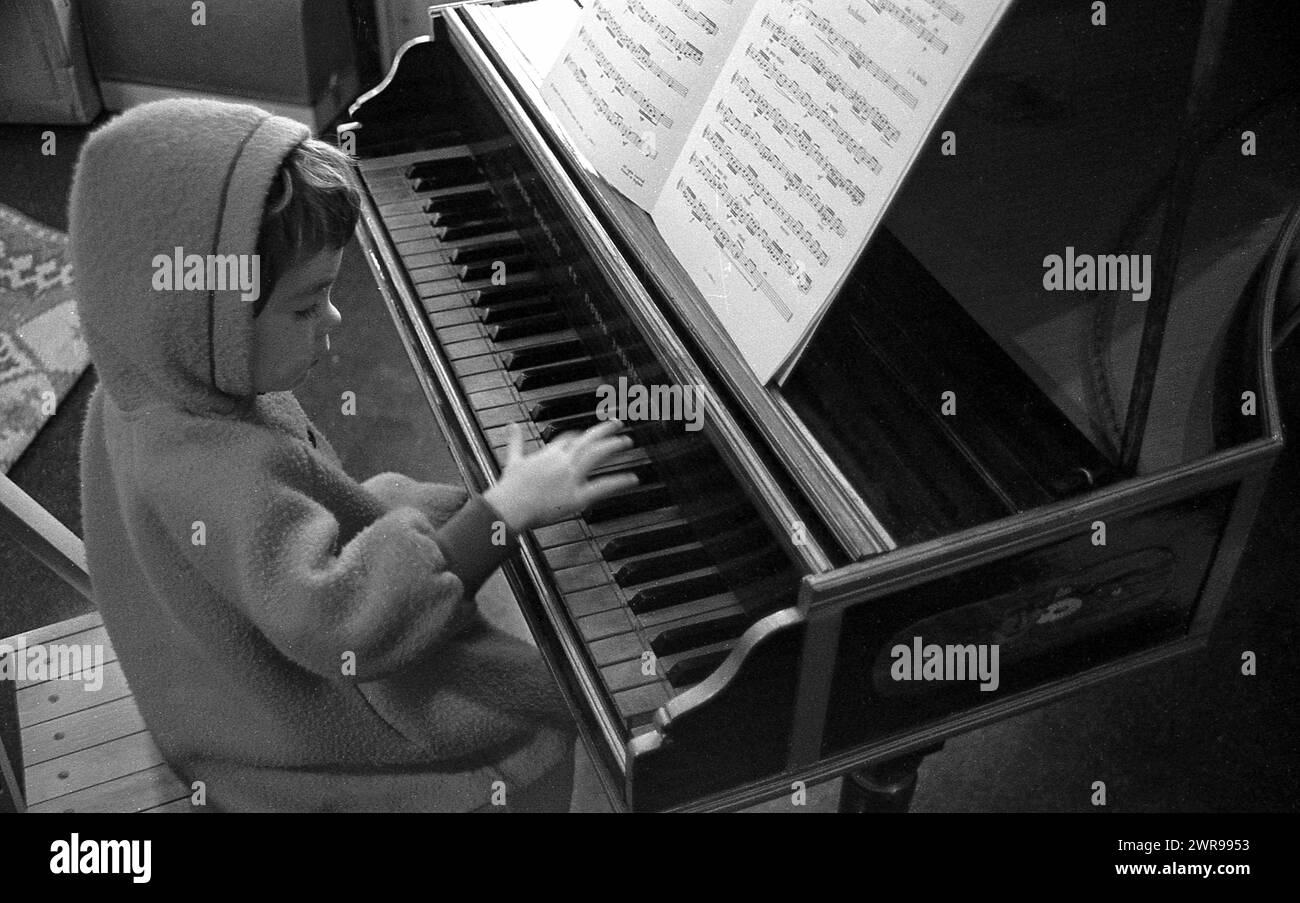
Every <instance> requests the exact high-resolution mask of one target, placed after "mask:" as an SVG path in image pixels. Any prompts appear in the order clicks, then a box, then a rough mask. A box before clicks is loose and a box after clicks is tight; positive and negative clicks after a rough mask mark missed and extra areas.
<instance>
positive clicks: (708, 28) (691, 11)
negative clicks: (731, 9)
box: [668, 0, 731, 35]
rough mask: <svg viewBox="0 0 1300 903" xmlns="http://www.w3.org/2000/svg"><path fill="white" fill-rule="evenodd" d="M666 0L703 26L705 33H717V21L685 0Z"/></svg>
mask: <svg viewBox="0 0 1300 903" xmlns="http://www.w3.org/2000/svg"><path fill="white" fill-rule="evenodd" d="M668 2H669V3H671V4H672V5H673V6H675V7H677V8H678V9H679V10H681V13H682V15H683V16H685V17H686V18H688V19H690V20H691V21H692V22H694V23H695V24H696V25H698V26H700V28H703V29H704V31H705V33H706V34H711V35H714V34H717V33H718V23H717V22H714V21H713V20H712V19H710V18H709V17H708V16H706V15H704V13H702V12H700V11H699V10H698V9H696V8H695V7H693V6H691V5H690V4H689V3H687V2H686V0H668ZM727 2H728V3H730V2H731V0H727Z"/></svg>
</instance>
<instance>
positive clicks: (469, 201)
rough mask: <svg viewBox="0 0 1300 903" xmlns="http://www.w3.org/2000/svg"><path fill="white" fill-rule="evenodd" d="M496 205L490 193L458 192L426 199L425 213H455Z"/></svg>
mask: <svg viewBox="0 0 1300 903" xmlns="http://www.w3.org/2000/svg"><path fill="white" fill-rule="evenodd" d="M495 203H496V198H495V197H494V196H493V195H492V192H490V191H458V192H456V193H455V194H440V195H437V196H435V197H431V198H426V199H425V201H424V212H425V213H453V212H457V211H460V210H477V209H480V208H483V207H487V206H489V205H491V204H495Z"/></svg>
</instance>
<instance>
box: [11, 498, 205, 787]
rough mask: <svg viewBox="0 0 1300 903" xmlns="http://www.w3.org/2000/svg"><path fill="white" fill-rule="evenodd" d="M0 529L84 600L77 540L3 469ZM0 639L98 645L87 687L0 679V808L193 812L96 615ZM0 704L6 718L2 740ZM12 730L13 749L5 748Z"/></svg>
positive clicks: (85, 583)
mask: <svg viewBox="0 0 1300 903" xmlns="http://www.w3.org/2000/svg"><path fill="white" fill-rule="evenodd" d="M0 529H2V530H4V531H5V532H8V533H10V534H11V535H13V536H14V537H15V538H16V539H17V540H18V542H19V543H21V544H22V545H23V546H24V547H25V548H26V549H27V550H28V551H30V552H31V553H32V554H33V555H35V556H36V557H37V558H38V559H39V560H40V561H41V562H43V563H44V564H45V565H46V566H48V567H49V568H50V569H51V570H53V571H54V572H55V573H56V574H58V575H59V576H60V577H62V578H63V579H64V580H65V581H66V582H67V583H68V584H70V585H71V586H73V587H74V588H75V589H77V590H78V591H79V592H81V593H82V595H84V596H85V597H86V598H87V599H90V600H91V601H92V602H93V599H92V597H91V593H90V577H89V575H88V574H87V572H86V554H85V548H84V546H83V545H82V543H81V540H79V539H78V538H77V537H76V536H75V535H74V534H73V533H72V531H70V530H69V529H68V528H67V527H65V526H64V525H63V524H61V523H60V522H59V521H58V519H57V518H55V517H54V516H52V515H51V514H50V513H49V512H48V511H46V510H45V509H44V508H42V507H41V506H40V505H38V504H37V503H36V501H35V500H33V499H32V498H31V497H30V496H28V495H27V494H26V493H25V492H23V491H22V490H21V489H19V488H18V486H17V485H15V484H14V482H13V481H12V480H10V479H9V478H8V477H5V476H3V475H0ZM0 644H3V645H7V646H8V647H10V648H14V649H15V650H17V649H18V648H19V647H20V646H22V645H24V644H25V646H26V647H27V648H31V647H32V646H34V645H36V644H43V645H47V646H48V645H56V644H64V645H81V646H84V645H90V646H92V647H94V646H96V645H102V646H103V650H104V657H103V673H102V677H103V685H102V686H99V687H97V688H93V689H90V688H88V687H87V683H88V681H86V680H85V679H84V678H74V679H58V680H48V679H47V680H41V679H26V680H15V681H10V680H5V681H0V779H2V782H3V793H0V811H17V812H24V811H26V812H192V811H203V810H202V809H201V808H198V807H194V806H191V805H190V800H189V795H190V789H189V787H188V786H186V785H185V784H184V783H182V782H181V781H180V779H179V778H177V777H176V775H175V774H173V773H172V771H171V769H170V768H169V767H168V766H167V764H166V763H165V762H164V761H163V759H162V755H161V754H160V753H159V752H158V748H157V746H155V745H154V742H153V738H151V737H150V736H149V732H148V731H147V730H146V729H145V726H144V721H143V719H142V718H141V716H140V712H139V710H138V709H137V708H136V705H135V701H134V699H133V698H132V696H131V688H130V687H129V686H127V682H126V678H125V677H124V676H123V674H122V669H121V666H120V665H119V664H118V662H117V655H116V654H115V653H114V652H113V646H112V643H111V641H110V640H109V637H108V634H107V632H106V631H105V630H104V626H103V622H102V621H101V620H100V617H99V615H98V614H88V615H82V616H81V617H77V618H71V619H70V620H67V621H61V622H59V623H57V624H50V625H48V626H45V627H41V628H38V629H36V630H31V631H26V632H25V633H23V634H21V635H19V636H14V637H7V638H5V639H3V640H0ZM13 654H14V655H17V654H18V653H17V652H15V653H13ZM15 664H16V662H15ZM43 676H44V675H37V677H38V678H39V677H43ZM6 709H8V710H9V711H10V712H11V713H12V714H11V715H10V720H12V721H14V722H16V730H14V729H13V727H14V725H13V724H11V725H10V728H11V729H10V730H9V732H8V736H7V737H6V732H5V730H4V727H5V721H6V718H5V711H6ZM15 737H16V738H17V748H11V744H13V743H14V738H15Z"/></svg>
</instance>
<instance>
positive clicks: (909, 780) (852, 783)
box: [840, 743, 943, 814]
mask: <svg viewBox="0 0 1300 903" xmlns="http://www.w3.org/2000/svg"><path fill="white" fill-rule="evenodd" d="M941 749H943V744H942V743H941V744H939V745H938V746H932V747H930V748H928V749H923V750H920V751H918V752H914V753H910V754H908V755H906V756H901V757H900V758H897V759H891V760H890V761H888V762H881V763H880V764H878V765H868V766H867V767H866V768H860V769H858V770H857V771H851V772H849V773H848V774H846V775H845V776H844V784H843V786H842V787H841V788H840V811H841V812H853V813H859V814H862V813H868V812H906V811H907V809H908V807H909V806H910V805H912V794H914V793H915V792H916V772H917V769H919V768H920V767H921V762H922V761H923V760H924V759H925V757H926V756H928V755H930V754H931V753H935V752H938V751H939V750H941Z"/></svg>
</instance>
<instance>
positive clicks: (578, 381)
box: [362, 132, 797, 735]
mask: <svg viewBox="0 0 1300 903" xmlns="http://www.w3.org/2000/svg"><path fill="white" fill-rule="evenodd" d="M362 168H363V176H364V179H365V181H366V184H367V187H368V188H369V191H370V194H371V197H372V199H373V200H374V203H375V205H376V207H377V208H378V211H379V214H380V216H381V217H382V219H383V221H384V224H385V226H386V228H387V231H388V235H389V238H390V239H391V241H392V243H393V246H394V247H395V249H396V251H397V253H398V254H399V256H400V257H401V260H402V261H403V264H404V266H405V268H406V271H407V274H408V275H409V278H410V280H411V283H412V285H413V287H414V289H415V291H416V293H417V294H418V297H419V299H420V302H421V305H422V306H423V308H424V311H425V315H426V317H427V319H428V324H429V326H430V327H431V332H432V333H433V334H434V335H435V336H436V337H437V340H438V342H439V343H440V345H441V347H442V350H443V352H444V353H445V355H446V358H447V359H448V361H449V362H450V363H451V366H452V368H453V370H454V372H455V373H456V375H457V379H458V381H459V384H460V388H461V390H462V391H463V393H464V396H465V398H466V400H467V402H468V405H469V407H470V408H472V410H473V411H474V415H475V417H476V418H477V420H478V424H479V427H480V428H481V430H482V433H483V435H484V437H485V439H486V441H487V443H488V444H489V445H490V446H491V448H492V450H493V453H494V455H495V456H496V459H497V462H498V464H499V465H504V461H505V450H506V446H507V442H508V438H507V437H508V424H510V423H519V424H521V426H522V427H523V428H524V434H525V449H526V450H531V449H535V448H538V447H539V446H540V445H541V444H543V443H545V442H549V441H550V440H551V439H553V438H555V437H556V436H557V435H559V434H561V433H563V432H566V431H570V430H583V429H586V428H587V427H589V426H592V425H594V424H596V423H597V422H599V421H598V418H597V416H596V406H597V400H598V399H597V396H596V394H595V393H596V389H597V387H598V386H600V385H602V384H603V383H607V382H611V381H612V379H614V378H616V377H612V376H611V374H608V373H602V372H601V370H600V367H599V366H598V364H597V359H598V357H597V354H598V351H597V354H593V349H592V347H591V344H592V343H591V341H590V337H591V335H592V330H590V329H584V327H583V324H581V323H575V322H574V321H573V319H572V317H573V312H572V310H571V307H570V306H566V305H565V304H563V303H562V298H561V291H562V289H561V287H560V286H559V285H558V279H557V276H556V273H557V271H559V270H563V269H564V268H563V266H562V265H559V264H558V262H557V261H555V260H550V261H546V260H542V259H539V257H538V256H537V254H538V253H540V250H539V249H541V248H545V247H546V245H545V244H544V243H541V242H539V241H538V240H537V236H536V235H534V236H533V240H532V241H527V240H526V239H525V235H526V232H527V229H528V226H526V225H519V223H518V222H516V221H515V220H516V219H517V215H516V217H515V219H512V216H511V214H510V213H509V212H508V210H507V207H506V205H505V203H503V201H502V199H501V197H500V196H499V194H498V192H497V191H496V190H495V189H494V188H493V185H492V183H491V182H490V181H489V179H488V178H487V177H486V176H485V174H484V172H483V171H482V169H481V168H480V165H479V163H478V161H477V160H476V158H475V157H474V155H473V154H472V153H471V151H470V149H469V148H468V147H466V146H465V145H463V144H461V143H460V136H459V135H457V134H456V133H454V132H448V133H443V134H442V135H440V136H438V137H437V138H435V139H434V140H433V141H432V149H431V150H428V151H427V152H421V153H420V154H418V155H416V154H406V155H402V156H400V157H390V158H377V159H370V160H367V161H364V162H363V164H362ZM550 253H551V256H552V257H554V252H550ZM503 268H504V269H503ZM494 274H500V276H504V282H503V281H502V279H501V278H500V276H498V278H497V279H496V280H495V282H494V279H493V276H494ZM548 277H549V278H548ZM592 290H593V291H598V290H599V289H598V288H596V287H593V288H592ZM569 292H572V286H571V285H570V286H569ZM584 336H585V337H586V338H584ZM605 357H606V358H608V357H609V355H605ZM673 427H674V433H675V435H673V436H671V437H670V438H667V439H666V438H665V436H664V425H663V424H656V425H655V428H653V429H652V428H651V427H650V425H649V424H646V423H629V424H628V425H627V428H628V432H630V434H631V436H632V437H633V440H634V446H633V447H632V448H631V449H629V450H627V451H626V452H623V453H620V454H619V455H617V456H615V457H614V458H612V459H611V460H610V461H609V462H608V463H607V464H606V465H605V466H604V467H602V468H600V469H599V470H598V471H597V473H598V474H600V473H606V474H612V473H634V474H636V476H637V477H638V479H639V484H638V485H636V486H635V487H633V488H631V489H629V490H627V491H625V492H623V493H621V494H620V495H618V496H616V497H613V498H610V499H607V500H604V501H602V502H600V503H598V504H596V505H594V506H592V507H590V508H589V509H588V510H587V511H586V512H584V514H583V515H582V516H581V517H577V518H573V519H571V520H566V521H563V522H561V523H557V524H554V525H551V526H547V527H543V528H540V529H537V530H534V531H532V535H533V537H534V539H535V540H536V542H537V545H538V546H539V547H540V549H541V550H542V551H543V555H544V557H545V559H546V562H547V564H548V566H549V568H550V569H551V572H552V577H553V579H554V583H555V587H556V589H557V590H558V592H559V594H560V595H561V597H562V598H563V600H564V603H565V606H566V608H567V610H568V614H569V616H570V618H571V622H572V626H573V627H574V629H575V632H576V635H578V636H580V637H581V639H582V641H583V643H584V645H585V648H586V651H587V655H588V657H589V662H590V664H591V666H592V668H593V670H594V671H595V672H596V673H597V674H598V675H599V677H600V680H601V682H602V683H603V685H604V688H605V690H606V691H607V692H608V694H609V698H610V699H611V700H612V703H613V705H614V707H615V709H616V711H617V712H618V714H619V715H620V716H621V718H622V720H623V723H624V726H625V728H626V730H627V732H628V734H629V735H634V734H637V733H640V732H643V731H645V730H648V729H649V728H650V724H651V721H652V720H653V717H654V713H655V711H656V710H657V709H658V708H659V707H660V706H661V705H663V704H664V703H665V702H667V701H668V700H669V699H670V698H671V697H673V696H675V695H677V694H678V693H680V692H682V691H683V690H685V689H687V688H689V687H691V686H693V685H694V684H696V683H698V682H699V681H701V680H703V679H704V678H705V677H707V676H708V675H709V674H710V673H712V671H713V670H714V669H716V668H717V667H718V665H720V664H721V663H722V661H723V660H724V659H725V658H726V656H727V653H728V651H729V650H730V648H731V646H732V644H733V643H734V641H735V639H736V638H737V637H738V636H740V634H741V633H743V632H744V630H745V629H746V628H747V627H748V626H749V625H750V624H751V623H753V622H754V621H755V620H757V619H758V618H759V617H762V616H763V615H765V614H767V613H769V612H770V611H774V610H776V609H777V608H780V607H783V606H784V605H787V604H790V601H791V599H790V595H791V594H792V593H793V590H794V586H795V584H796V582H797V581H796V580H795V578H794V577H793V576H791V575H790V574H789V572H788V568H789V563H788V561H787V560H786V559H785V558H784V555H783V553H782V552H781V550H780V549H779V548H778V547H777V546H776V545H775V543H774V542H773V539H772V537H771V534H770V533H769V532H768V530H767V528H766V527H765V526H764V525H763V523H762V521H761V519H760V518H759V516H758V515H757V513H756V512H755V511H754V510H753V508H752V507H751V506H750V504H749V502H748V500H747V499H746V498H745V496H744V494H743V493H742V492H741V491H740V489H739V487H738V486H736V485H735V482H734V480H733V479H732V478H731V475H730V474H729V473H728V472H727V471H726V469H725V467H724V466H723V465H722V463H721V461H720V460H719V459H718V458H717V456H716V453H715V452H714V451H713V449H712V447H711V446H710V445H709V444H708V442H707V441H706V440H704V439H703V438H700V434H692V433H687V432H685V431H684V430H682V429H681V424H674V425H673ZM668 460H675V461H676V462H677V464H678V465H680V466H681V467H685V468H687V469H688V470H689V471H690V472H691V475H692V481H691V482H692V485H695V486H701V487H704V490H703V494H707V498H702V499H701V498H693V499H692V510H691V511H690V512H687V511H685V510H683V509H682V508H681V507H680V506H679V505H678V504H677V501H676V497H675V494H674V492H673V491H672V489H670V485H669V483H668V482H666V481H665V474H664V473H663V465H664V462H665V461H668ZM677 496H680V490H679V491H678V493H677ZM700 510H704V511H705V512H707V513H706V514H705V515H703V518H704V520H703V522H702V518H701V514H700ZM701 536H705V537H707V542H701V541H700V537H701ZM720 561H721V563H722V567H719V562H720ZM724 571H725V575H724ZM737 574H740V575H743V577H742V579H743V580H745V581H746V582H747V583H748V581H754V582H755V583H757V584H758V585H760V586H761V585H763V584H764V583H766V584H768V585H767V586H766V587H765V588H764V590H763V591H762V592H757V593H755V592H745V593H743V594H741V593H739V592H738V591H737V588H736V586H735V585H733V581H734V580H735V579H736V578H735V575H737ZM778 586H783V587H784V590H785V591H784V592H777V591H774V588H776V587H778ZM750 588H751V589H752V587H750ZM742 595H743V597H744V599H745V600H746V601H742V598H741V596H742ZM755 598H757V599H760V600H766V601H765V602H754V601H748V600H751V599H755Z"/></svg>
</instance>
